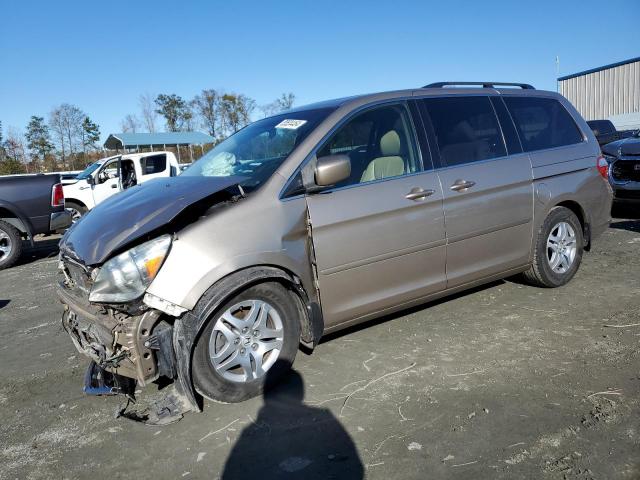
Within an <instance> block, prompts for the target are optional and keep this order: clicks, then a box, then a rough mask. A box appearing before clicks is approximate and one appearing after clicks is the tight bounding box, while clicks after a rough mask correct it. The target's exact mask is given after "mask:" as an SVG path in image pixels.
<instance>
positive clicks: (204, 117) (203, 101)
mask: <svg viewBox="0 0 640 480" xmlns="http://www.w3.org/2000/svg"><path fill="white" fill-rule="evenodd" d="M220 101H221V95H220V93H219V92H217V91H216V90H214V89H212V88H210V89H208V90H202V92H201V93H200V95H196V96H195V98H194V99H193V101H192V104H193V108H194V109H195V111H196V113H197V114H198V116H199V117H200V120H201V121H202V126H203V127H204V128H205V129H206V130H207V132H208V133H209V135H211V136H212V137H213V138H217V137H218V136H220V134H221V132H219V131H218V129H219V127H220Z"/></svg>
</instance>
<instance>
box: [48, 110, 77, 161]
mask: <svg viewBox="0 0 640 480" xmlns="http://www.w3.org/2000/svg"><path fill="white" fill-rule="evenodd" d="M85 117H86V114H85V113H84V112H83V111H82V110H80V109H79V108H78V107H76V106H75V105H70V104H68V103H63V104H62V105H60V106H58V107H56V108H54V109H53V111H52V112H51V114H50V117H49V118H50V119H49V124H50V126H51V129H52V130H53V132H54V134H55V136H56V139H57V140H58V142H59V145H60V148H61V151H62V162H63V164H64V161H65V143H66V147H67V148H68V152H69V156H68V159H69V161H70V162H69V163H70V168H71V170H75V158H74V155H75V151H76V147H78V146H79V143H80V137H81V133H82V122H83V121H84V119H85Z"/></svg>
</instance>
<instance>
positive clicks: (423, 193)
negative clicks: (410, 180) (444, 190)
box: [404, 187, 436, 201]
mask: <svg viewBox="0 0 640 480" xmlns="http://www.w3.org/2000/svg"><path fill="white" fill-rule="evenodd" d="M434 193H436V191H435V190H431V189H428V190H423V189H422V188H420V187H416V188H412V189H411V191H410V192H409V193H407V194H406V195H405V196H404V198H406V199H407V200H416V201H417V200H422V199H423V198H426V197H429V196H431V195H433V194H434Z"/></svg>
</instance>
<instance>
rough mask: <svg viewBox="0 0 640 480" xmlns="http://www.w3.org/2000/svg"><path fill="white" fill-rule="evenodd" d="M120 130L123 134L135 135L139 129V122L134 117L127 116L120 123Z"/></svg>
mask: <svg viewBox="0 0 640 480" xmlns="http://www.w3.org/2000/svg"><path fill="white" fill-rule="evenodd" d="M120 128H122V131H123V132H131V133H136V131H137V130H138V129H139V128H140V121H139V120H138V117H136V116H135V115H131V114H129V115H127V116H126V117H124V119H123V120H122V121H121V122H120Z"/></svg>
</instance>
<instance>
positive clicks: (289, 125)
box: [276, 119, 307, 130]
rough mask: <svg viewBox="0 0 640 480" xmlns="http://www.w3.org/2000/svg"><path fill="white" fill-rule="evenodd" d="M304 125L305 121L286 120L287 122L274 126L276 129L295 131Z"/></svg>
mask: <svg viewBox="0 0 640 480" xmlns="http://www.w3.org/2000/svg"><path fill="white" fill-rule="evenodd" d="M305 123H307V121H306V120H290V119H287V120H283V121H281V122H280V123H279V124H278V125H276V128H286V129H287V130H297V129H298V128H300V127H301V126H302V125H304V124H305Z"/></svg>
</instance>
